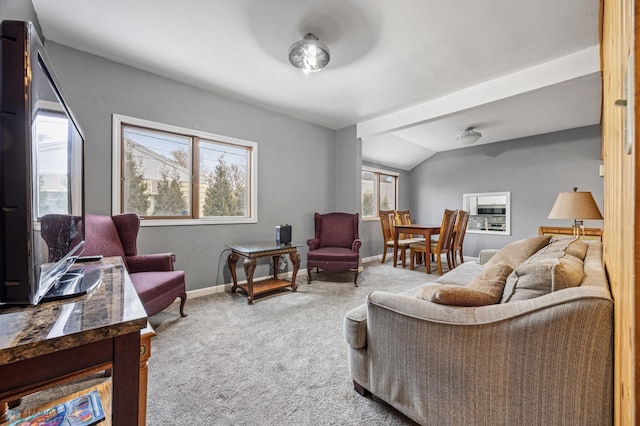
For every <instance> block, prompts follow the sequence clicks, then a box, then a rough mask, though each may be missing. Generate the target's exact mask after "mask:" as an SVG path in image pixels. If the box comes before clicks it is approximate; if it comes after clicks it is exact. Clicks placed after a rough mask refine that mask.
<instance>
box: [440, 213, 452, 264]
mask: <svg viewBox="0 0 640 426" xmlns="http://www.w3.org/2000/svg"><path fill="white" fill-rule="evenodd" d="M455 221H456V211H455V210H449V209H444V215H443V216H442V226H441V227H440V237H439V238H438V253H440V254H441V253H446V252H448V251H450V250H451V249H452V246H453V227H454V225H455Z"/></svg>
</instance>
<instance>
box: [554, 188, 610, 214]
mask: <svg viewBox="0 0 640 426" xmlns="http://www.w3.org/2000/svg"><path fill="white" fill-rule="evenodd" d="M549 219H574V220H576V219H577V220H584V219H593V220H601V219H602V214H601V213H600V209H599V208H598V205H597V204H596V201H595V200H594V199H593V195H591V192H578V188H573V192H561V193H559V194H558V198H556V202H555V204H554V205H553V208H552V209H551V212H550V213H549Z"/></svg>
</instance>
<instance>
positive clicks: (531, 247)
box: [486, 235, 551, 269]
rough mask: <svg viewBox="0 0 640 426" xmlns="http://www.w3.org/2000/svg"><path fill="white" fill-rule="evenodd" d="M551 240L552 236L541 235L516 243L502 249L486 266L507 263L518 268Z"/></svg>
mask: <svg viewBox="0 0 640 426" xmlns="http://www.w3.org/2000/svg"><path fill="white" fill-rule="evenodd" d="M549 240H551V235H539V236H536V237H531V238H525V239H523V240H518V241H514V242H512V243H511V244H507V245H506V246H504V247H502V248H501V249H500V251H498V253H496V254H495V255H494V256H493V257H492V258H491V259H489V261H488V262H487V263H486V265H487V266H488V265H495V264H498V263H506V264H507V265H509V266H511V267H512V268H514V269H515V268H517V267H518V265H520V264H521V263H522V262H524V261H525V260H527V258H529V256H531V255H532V254H534V253H535V252H537V251H538V250H540V249H541V248H542V247H544V246H546V245H547V244H548V243H549Z"/></svg>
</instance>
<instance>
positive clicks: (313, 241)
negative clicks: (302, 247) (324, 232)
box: [307, 238, 320, 250]
mask: <svg viewBox="0 0 640 426" xmlns="http://www.w3.org/2000/svg"><path fill="white" fill-rule="evenodd" d="M307 245H308V246H309V250H317V249H318V248H320V239H319V238H310V239H308V240H307Z"/></svg>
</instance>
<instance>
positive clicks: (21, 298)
mask: <svg viewBox="0 0 640 426" xmlns="http://www.w3.org/2000/svg"><path fill="white" fill-rule="evenodd" d="M0 26H1V32H2V35H1V40H2V42H1V45H0V70H1V72H2V75H1V77H0V84H1V86H0V91H1V93H0V102H1V111H0V123H1V126H2V127H1V130H2V131H1V134H0V138H1V139H0V143H1V145H0V147H1V149H0V165H1V166H2V173H1V176H0V179H1V180H2V182H1V183H0V191H2V192H1V194H0V197H1V199H2V213H1V216H0V221H1V223H0V233H1V235H0V237H1V238H2V244H1V246H0V279H1V280H2V281H1V284H2V285H1V286H0V304H2V305H5V304H38V303H39V302H41V301H43V300H46V299H47V298H52V297H60V296H71V295H74V294H78V293H83V292H86V286H87V285H88V284H89V283H88V282H84V283H83V274H82V271H81V270H78V271H77V272H76V273H73V274H70V273H69V272H71V271H70V269H71V268H72V267H73V265H74V262H75V261H76V260H77V257H78V256H79V254H80V253H81V252H82V250H83V248H84V137H83V134H82V131H81V130H80V127H79V126H78V123H77V121H76V119H75V118H74V116H73V114H72V113H71V110H70V109H69V106H68V104H67V103H66V102H65V100H64V97H63V95H62V92H61V89H60V85H59V84H58V82H57V79H56V77H55V75H54V73H53V68H52V67H51V65H50V63H49V61H48V59H47V56H46V54H45V51H44V47H43V45H42V42H41V41H40V39H39V37H38V35H37V33H36V31H35V28H34V26H33V25H32V24H31V23H30V22H22V21H3V22H2V23H1V24H0ZM93 284H95V283H93ZM82 287H85V290H82Z"/></svg>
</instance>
